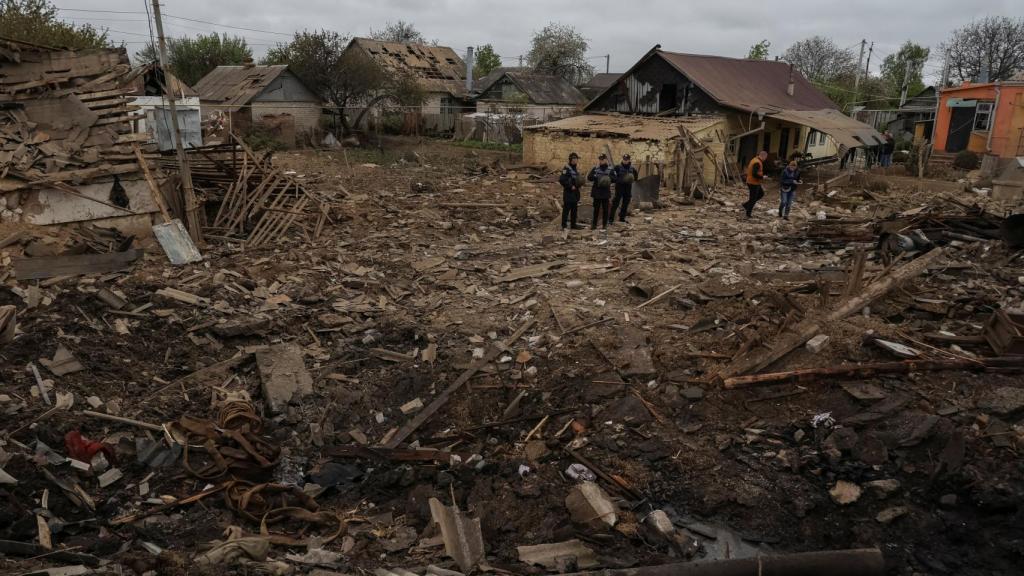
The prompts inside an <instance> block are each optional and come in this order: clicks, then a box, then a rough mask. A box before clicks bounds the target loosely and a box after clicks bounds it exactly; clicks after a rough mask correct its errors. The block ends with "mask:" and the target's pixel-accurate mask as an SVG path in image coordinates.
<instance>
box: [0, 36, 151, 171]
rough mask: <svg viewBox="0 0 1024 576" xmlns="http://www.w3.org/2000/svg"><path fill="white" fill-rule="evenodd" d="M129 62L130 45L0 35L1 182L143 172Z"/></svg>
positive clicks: (140, 136)
mask: <svg viewBox="0 0 1024 576" xmlns="http://www.w3.org/2000/svg"><path fill="white" fill-rule="evenodd" d="M130 70H131V65H130V61H129V60H128V54H127V53H126V52H125V51H124V49H109V50H82V51H68V50H56V49H50V48H43V47H39V46H34V45H30V44H23V43H21V42H14V41H8V40H2V41H0V101H2V102H4V106H3V109H2V110H0V190H5V191H11V190H19V189H25V188H31V187H34V186H39V185H44V184H51V185H52V184H54V183H62V182H71V181H74V182H81V181H83V180H88V179H92V178H97V177H101V176H114V175H123V174H129V173H137V172H138V169H139V167H138V164H137V159H136V158H135V155H134V153H133V151H132V148H131V145H132V144H133V143H135V142H140V141H142V142H144V141H146V140H148V136H147V135H145V134H135V133H134V132H133V129H132V122H133V121H134V120H137V119H139V118H142V117H143V116H142V115H140V114H138V113H137V112H138V111H139V109H140V108H139V107H138V106H135V105H133V104H132V103H131V101H132V96H131V93H132V91H131V90H130V89H127V88H126V86H125V83H126V82H127V80H128V78H129V74H130ZM57 189H59V190H63V189H62V188H59V187H58V188H57Z"/></svg>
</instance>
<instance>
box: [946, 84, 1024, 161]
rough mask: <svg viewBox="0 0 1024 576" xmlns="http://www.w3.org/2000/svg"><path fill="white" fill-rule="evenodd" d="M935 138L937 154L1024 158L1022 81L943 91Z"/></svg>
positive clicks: (977, 85) (963, 86) (958, 87)
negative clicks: (962, 153)
mask: <svg viewBox="0 0 1024 576" xmlns="http://www.w3.org/2000/svg"><path fill="white" fill-rule="evenodd" d="M934 136H935V149H936V150H942V151H945V152H960V151H961V150H970V151H972V152H977V153H978V154H992V155H995V156H999V157H1001V158H1011V157H1014V156H1024V81H1017V80H1012V81H1008V82H992V83H986V84H971V83H969V82H967V83H964V84H962V85H960V86H956V87H952V88H944V89H943V90H942V91H941V92H939V109H938V111H937V114H936V117H935V134H934Z"/></svg>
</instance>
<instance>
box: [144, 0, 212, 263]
mask: <svg viewBox="0 0 1024 576" xmlns="http://www.w3.org/2000/svg"><path fill="white" fill-rule="evenodd" d="M153 19H154V20H155V21H156V34H157V40H158V43H159V47H160V70H161V71H163V72H164V73H166V71H167V39H166V38H164V23H163V20H161V19H160V0H153ZM164 94H166V95H167V107H168V108H170V109H171V122H170V124H171V136H172V137H173V138H174V148H175V150H176V151H177V153H178V168H179V170H180V171H181V188H182V191H183V192H184V196H185V221H186V222H187V223H188V235H189V236H191V237H192V241H193V242H195V243H196V244H200V243H201V242H202V241H203V234H202V230H201V229H200V225H199V205H198V202H197V201H196V193H195V189H193V188H192V170H191V169H190V168H189V165H188V155H187V154H185V147H184V146H183V145H182V143H181V132H180V131H179V130H178V106H177V102H176V100H175V98H176V96H175V94H174V88H173V87H172V86H171V83H170V82H168V81H167V77H166V76H164Z"/></svg>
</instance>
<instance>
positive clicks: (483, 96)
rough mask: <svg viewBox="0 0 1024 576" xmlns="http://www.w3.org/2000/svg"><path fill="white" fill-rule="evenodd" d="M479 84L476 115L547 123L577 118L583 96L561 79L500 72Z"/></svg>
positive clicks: (520, 72) (518, 72) (507, 70)
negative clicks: (501, 115) (486, 114)
mask: <svg viewBox="0 0 1024 576" xmlns="http://www.w3.org/2000/svg"><path fill="white" fill-rule="evenodd" d="M500 70H501V71H500V72H499V71H495V72H492V73H491V74H488V75H487V76H485V77H484V78H482V79H481V80H480V81H478V82H477V83H476V90H477V91H478V92H477V95H476V96H475V97H474V99H475V101H476V111H477V112H478V113H481V112H483V113H488V114H506V115H508V114H512V115H516V116H522V117H523V118H524V119H526V120H531V121H540V122H548V121H550V120H555V119H559V118H565V117H567V116H572V115H573V114H575V113H576V112H577V111H578V109H579V107H580V105H582V104H583V103H584V96H583V94H582V93H581V92H580V91H579V90H577V89H576V87H575V86H573V85H572V83H570V82H569V81H568V80H566V79H565V78H562V77H561V76H554V75H549V74H537V73H534V72H531V71H529V70H509V69H500Z"/></svg>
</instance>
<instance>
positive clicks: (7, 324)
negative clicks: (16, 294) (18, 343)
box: [0, 305, 18, 344]
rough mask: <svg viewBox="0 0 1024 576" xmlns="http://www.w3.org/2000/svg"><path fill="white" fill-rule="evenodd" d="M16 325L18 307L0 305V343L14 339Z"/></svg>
mask: <svg viewBox="0 0 1024 576" xmlns="http://www.w3.org/2000/svg"><path fill="white" fill-rule="evenodd" d="M17 325H18V307H17V306H11V305H4V306H0V344H6V343H8V342H13V341H14V335H15V329H16V328H17Z"/></svg>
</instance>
